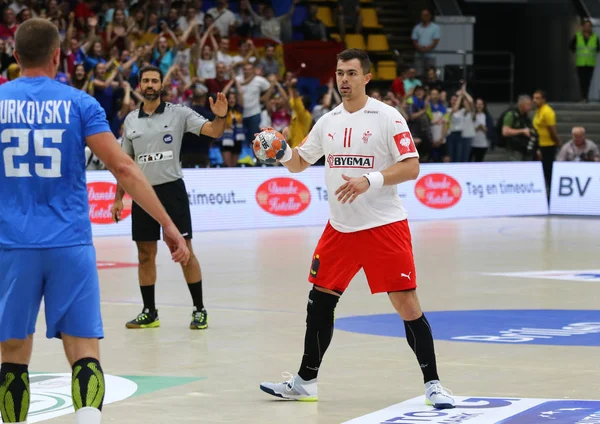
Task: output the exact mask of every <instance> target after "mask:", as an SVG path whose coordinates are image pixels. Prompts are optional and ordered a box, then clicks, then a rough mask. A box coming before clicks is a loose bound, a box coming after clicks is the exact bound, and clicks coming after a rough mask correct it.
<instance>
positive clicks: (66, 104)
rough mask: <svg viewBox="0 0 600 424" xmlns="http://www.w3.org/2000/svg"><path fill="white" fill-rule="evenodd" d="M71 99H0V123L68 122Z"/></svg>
mask: <svg viewBox="0 0 600 424" xmlns="http://www.w3.org/2000/svg"><path fill="white" fill-rule="evenodd" d="M70 112H71V100H46V101H32V100H0V124H29V125H33V124H38V125H41V124H70V119H69V113H70Z"/></svg>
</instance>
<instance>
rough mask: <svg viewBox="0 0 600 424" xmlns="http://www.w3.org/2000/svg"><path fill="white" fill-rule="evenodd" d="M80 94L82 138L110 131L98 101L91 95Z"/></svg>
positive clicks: (104, 113)
mask: <svg viewBox="0 0 600 424" xmlns="http://www.w3.org/2000/svg"><path fill="white" fill-rule="evenodd" d="M82 94H83V95H82V96H81V103H80V104H81V116H82V118H83V122H82V124H83V136H84V138H87V137H89V136H91V135H94V134H99V133H103V132H112V131H111V130H110V126H109V125H108V121H107V120H106V112H105V111H104V109H103V108H102V106H100V103H98V101H97V100H96V99H94V98H93V97H92V96H90V95H88V94H84V93H82Z"/></svg>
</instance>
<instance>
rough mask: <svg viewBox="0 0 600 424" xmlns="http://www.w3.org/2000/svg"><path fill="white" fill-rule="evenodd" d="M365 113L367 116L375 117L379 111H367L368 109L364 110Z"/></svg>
mask: <svg viewBox="0 0 600 424" xmlns="http://www.w3.org/2000/svg"><path fill="white" fill-rule="evenodd" d="M365 113H369V114H372V115H376V114H378V113H379V111H378V110H368V109H366V110H365Z"/></svg>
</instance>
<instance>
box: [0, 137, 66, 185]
mask: <svg viewBox="0 0 600 424" xmlns="http://www.w3.org/2000/svg"><path fill="white" fill-rule="evenodd" d="M64 132H65V130H48V129H41V130H30V129H27V128H9V129H5V130H3V131H2V134H0V142H1V143H2V145H4V144H5V143H13V144H14V140H17V145H16V146H9V147H5V148H4V152H3V157H4V174H5V175H6V176H7V177H32V176H33V174H32V172H34V174H35V175H37V176H38V177H43V178H59V177H61V173H60V165H61V160H62V155H61V151H60V150H59V149H58V148H57V147H44V141H45V140H48V143H49V144H57V143H62V136H63V133H64ZM30 137H32V138H33V146H34V154H35V158H36V159H41V158H49V159H50V160H49V161H48V160H46V161H45V163H46V164H48V162H49V163H50V167H48V166H47V165H45V164H44V163H41V161H39V162H38V161H33V160H32V161H31V162H34V163H30V162H28V161H25V160H23V159H22V158H23V157H24V156H26V155H27V154H28V153H29V145H30V143H29V140H30ZM3 147H4V146H3ZM19 158H21V159H19ZM17 163H18V165H17ZM32 165H34V166H32ZM32 168H33V170H32Z"/></svg>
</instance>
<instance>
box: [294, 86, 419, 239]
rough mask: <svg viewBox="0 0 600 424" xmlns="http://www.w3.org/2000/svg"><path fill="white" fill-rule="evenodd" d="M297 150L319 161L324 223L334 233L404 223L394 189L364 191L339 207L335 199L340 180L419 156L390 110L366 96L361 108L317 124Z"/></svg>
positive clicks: (402, 124) (331, 115)
mask: <svg viewBox="0 0 600 424" xmlns="http://www.w3.org/2000/svg"><path fill="white" fill-rule="evenodd" d="M297 150H298V153H299V154H300V156H301V157H302V158H303V159H304V160H305V161H307V162H309V163H311V164H313V163H315V162H316V161H317V160H319V159H320V158H321V156H323V155H324V156H325V183H326V186H327V195H328V201H329V208H330V215H331V217H330V223H331V225H332V226H333V228H335V229H336V230H338V231H340V232H344V233H349V232H354V231H360V230H366V229H368V228H373V227H379V226H382V225H386V224H391V223H393V222H397V221H402V220H404V219H406V218H407V213H406V210H405V209H404V207H403V205H402V201H401V200H400V197H399V196H398V188H397V186H395V185H394V186H383V187H381V188H379V189H375V188H370V189H369V190H368V191H367V192H366V193H363V194H361V195H360V196H358V197H357V198H356V199H355V200H354V202H352V203H345V204H342V203H340V202H339V201H338V200H337V196H336V195H335V192H336V190H337V189H338V188H339V187H340V186H341V185H342V184H344V183H345V182H346V181H345V180H344V179H343V178H342V175H346V176H348V177H360V176H361V175H364V174H366V173H367V172H377V171H383V170H384V169H386V168H389V167H390V166H392V165H394V164H395V163H397V162H400V161H403V160H404V159H408V158H418V157H419V153H418V152H417V149H416V147H415V144H414V142H413V139H412V135H411V133H410V130H409V129H408V125H407V124H406V120H405V119H404V118H403V117H402V115H401V114H400V112H398V111H397V110H396V109H394V108H393V107H391V106H388V105H386V104H385V103H383V102H380V101H378V100H375V99H373V98H370V97H369V99H368V101H367V103H366V105H365V106H364V107H363V108H362V109H360V110H359V111H357V112H354V113H349V112H347V111H346V110H345V109H344V106H343V103H342V104H340V105H339V106H337V107H336V108H335V109H333V110H332V111H331V112H329V113H327V114H325V115H324V116H323V117H321V119H319V120H318V121H317V123H316V124H315V126H314V127H313V129H312V130H311V132H310V134H309V135H308V137H307V138H306V140H305V141H304V143H303V144H302V145H300V146H299V147H298V148H297Z"/></svg>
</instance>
